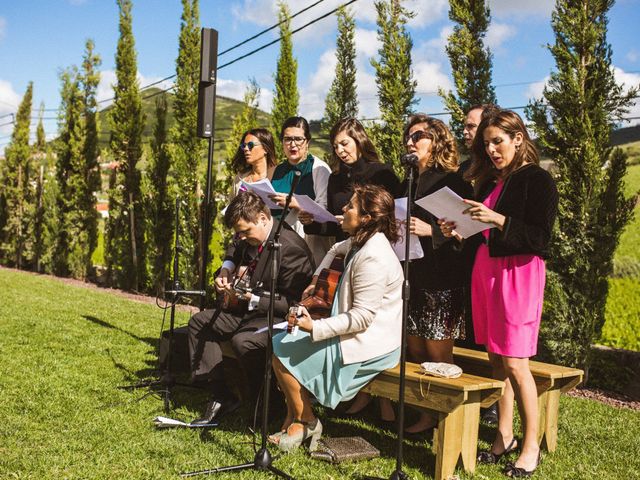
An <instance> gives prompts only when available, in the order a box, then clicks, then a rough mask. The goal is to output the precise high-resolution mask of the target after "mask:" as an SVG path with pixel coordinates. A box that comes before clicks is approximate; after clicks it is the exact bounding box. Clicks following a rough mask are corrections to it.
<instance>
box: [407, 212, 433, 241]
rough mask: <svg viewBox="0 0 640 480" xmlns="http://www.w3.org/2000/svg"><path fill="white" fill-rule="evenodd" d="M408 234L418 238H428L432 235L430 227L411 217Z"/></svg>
mask: <svg viewBox="0 0 640 480" xmlns="http://www.w3.org/2000/svg"><path fill="white" fill-rule="evenodd" d="M409 233H412V234H414V235H417V236H419V237H430V236H431V235H432V233H433V232H432V230H431V225H429V224H428V223H427V222H423V221H422V220H420V219H419V218H416V217H411V224H410V225H409Z"/></svg>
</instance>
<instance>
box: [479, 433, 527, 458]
mask: <svg viewBox="0 0 640 480" xmlns="http://www.w3.org/2000/svg"><path fill="white" fill-rule="evenodd" d="M516 448H518V441H517V440H516V437H513V438H512V439H511V443H509V445H507V448H505V449H504V451H503V452H502V453H493V452H492V451H491V450H489V451H486V450H485V451H482V452H480V453H478V458H477V460H478V463H488V464H495V463H498V462H499V461H500V459H501V458H502V457H504V456H505V455H508V454H509V453H511V452H513V451H514V450H515V449H516Z"/></svg>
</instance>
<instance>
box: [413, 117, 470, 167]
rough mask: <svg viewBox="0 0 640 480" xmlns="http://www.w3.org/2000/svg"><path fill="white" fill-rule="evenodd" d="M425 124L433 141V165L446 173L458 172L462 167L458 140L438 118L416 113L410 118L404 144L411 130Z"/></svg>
mask: <svg viewBox="0 0 640 480" xmlns="http://www.w3.org/2000/svg"><path fill="white" fill-rule="evenodd" d="M419 123H425V124H426V125H427V135H428V136H429V138H430V139H431V165H430V166H432V165H437V166H438V167H440V169H441V170H444V171H445V172H456V171H458V166H459V165H460V155H459V154H458V147H457V146H456V140H455V138H453V135H452V134H451V131H450V130H449V128H448V127H447V125H446V124H445V123H444V122H443V121H441V120H438V119H437V118H433V117H429V116H428V115H425V114H424V113H416V114H415V115H412V116H411V117H409V121H408V123H407V125H406V126H405V127H404V143H405V145H406V143H407V140H408V138H409V130H410V129H411V127H413V126H414V125H418V124H419Z"/></svg>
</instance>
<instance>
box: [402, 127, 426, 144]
mask: <svg viewBox="0 0 640 480" xmlns="http://www.w3.org/2000/svg"><path fill="white" fill-rule="evenodd" d="M425 138H432V137H431V134H430V133H428V132H425V131H424V130H416V131H415V132H413V133H412V134H411V135H407V136H406V137H405V139H404V143H405V144H407V143H409V139H411V141H412V142H413V144H414V145H415V144H416V143H418V142H419V141H420V140H423V139H425Z"/></svg>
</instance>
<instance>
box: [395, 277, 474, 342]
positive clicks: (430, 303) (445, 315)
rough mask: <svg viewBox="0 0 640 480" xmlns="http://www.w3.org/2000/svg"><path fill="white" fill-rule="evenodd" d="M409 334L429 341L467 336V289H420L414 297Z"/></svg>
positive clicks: (412, 298) (408, 328)
mask: <svg viewBox="0 0 640 480" xmlns="http://www.w3.org/2000/svg"><path fill="white" fill-rule="evenodd" d="M407 320H408V322H407V334H409V335H413V336H416V337H422V338H424V339H427V340H448V339H454V340H458V339H460V340H462V339H464V336H465V333H464V290H463V289H462V288H457V289H453V290H420V292H419V294H418V295H414V296H412V297H411V301H410V304H409V318H408V319H407Z"/></svg>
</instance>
